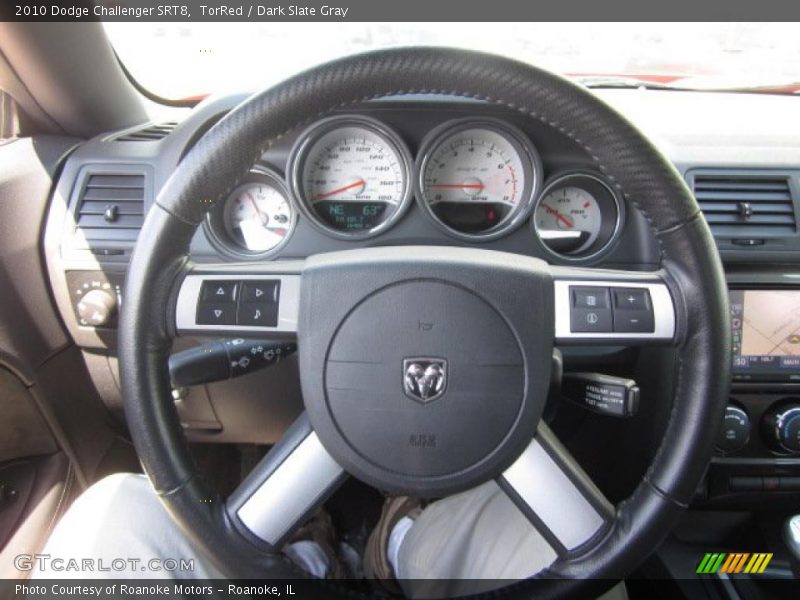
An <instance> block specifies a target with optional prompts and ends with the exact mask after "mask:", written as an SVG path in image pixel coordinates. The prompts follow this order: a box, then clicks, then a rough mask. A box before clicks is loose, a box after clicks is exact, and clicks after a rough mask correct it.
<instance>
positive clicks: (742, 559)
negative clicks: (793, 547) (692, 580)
mask: <svg viewBox="0 0 800 600" xmlns="http://www.w3.org/2000/svg"><path fill="white" fill-rule="evenodd" d="M771 560H772V553H771V552H769V553H767V552H756V553H753V554H750V553H749V552H732V553H730V554H728V553H725V552H710V553H707V554H706V555H705V556H704V557H703V560H701V561H700V564H699V565H697V571H696V573H699V574H701V575H710V574H712V573H729V574H731V573H763V572H764V569H766V568H767V565H768V564H769V561H771Z"/></svg>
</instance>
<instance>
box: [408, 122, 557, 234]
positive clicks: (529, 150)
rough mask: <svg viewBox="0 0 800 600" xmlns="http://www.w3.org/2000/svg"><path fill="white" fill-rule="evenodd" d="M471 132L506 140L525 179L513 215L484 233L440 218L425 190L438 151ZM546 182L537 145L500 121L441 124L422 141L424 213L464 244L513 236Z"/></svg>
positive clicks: (419, 177) (417, 184) (418, 176)
mask: <svg viewBox="0 0 800 600" xmlns="http://www.w3.org/2000/svg"><path fill="white" fill-rule="evenodd" d="M468 129H487V130H490V131H492V132H494V133H496V134H498V135H500V136H502V137H504V138H505V139H506V140H507V141H508V142H509V143H510V144H511V146H512V147H513V148H514V150H515V151H516V152H517V153H518V154H519V156H520V159H521V162H522V165H523V170H524V172H523V175H524V178H525V183H524V185H523V189H522V197H521V199H520V202H519V204H518V205H517V207H516V208H515V209H514V211H513V212H512V214H511V215H509V216H507V217H506V218H505V219H504V220H503V221H501V222H500V223H498V224H497V225H496V226H494V227H492V228H491V229H488V230H486V231H484V232H480V233H467V232H463V231H459V230H458V229H454V228H453V227H451V226H450V225H448V224H447V223H445V222H444V221H442V220H441V219H439V217H438V216H437V215H436V213H434V211H433V209H432V208H431V207H430V204H429V203H428V200H427V199H426V197H425V191H424V183H425V182H424V179H425V169H426V168H427V165H428V162H429V161H430V159H431V157H432V156H433V154H434V152H435V151H436V150H437V149H438V148H439V146H440V145H441V144H442V143H443V142H444V141H445V140H447V139H448V138H450V137H452V136H453V135H456V134H458V133H459V132H461V131H465V130H468ZM542 179H543V175H542V159H541V158H540V157H539V153H538V151H537V150H536V147H535V146H534V145H533V142H531V140H530V139H529V138H528V136H527V135H525V133H524V132H523V131H522V130H521V129H519V128H518V127H516V126H514V125H512V124H510V123H508V122H506V121H502V120H500V119H493V118H478V119H476V118H473V117H466V118H461V119H454V120H451V121H447V122H445V123H443V124H441V125H440V126H438V127H437V128H435V129H434V130H433V131H431V132H430V133H429V134H428V135H427V136H426V137H425V139H424V140H423V141H422V144H421V146H420V151H419V154H418V155H417V161H416V165H415V177H414V189H415V195H416V197H417V204H418V205H419V207H420V208H421V209H422V212H423V213H425V215H426V216H427V217H428V218H429V219H431V220H432V221H433V223H434V224H435V225H436V226H437V227H438V228H439V229H441V230H442V231H443V232H444V233H446V234H447V235H449V236H450V237H453V238H456V239H459V240H463V241H468V242H488V241H491V240H496V239H498V238H500V237H503V236H505V235H507V234H509V233H510V232H512V231H514V230H515V229H517V228H518V227H519V226H520V225H522V224H523V223H524V222H525V220H526V219H527V218H528V217H529V216H530V215H531V211H532V210H533V205H534V199H535V198H536V197H537V195H538V193H539V190H540V189H541V187H542Z"/></svg>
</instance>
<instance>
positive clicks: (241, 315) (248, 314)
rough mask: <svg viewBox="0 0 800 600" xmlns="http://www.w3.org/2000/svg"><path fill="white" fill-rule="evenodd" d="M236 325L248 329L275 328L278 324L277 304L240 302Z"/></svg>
mask: <svg viewBox="0 0 800 600" xmlns="http://www.w3.org/2000/svg"><path fill="white" fill-rule="evenodd" d="M236 323H237V324H238V325H247V326H250V327H275V325H277V324H278V304H277V303H276V302H271V301H270V302H242V303H241V304H240V305H239V311H238V313H237V318H236Z"/></svg>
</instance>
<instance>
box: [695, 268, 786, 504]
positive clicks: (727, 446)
mask: <svg viewBox="0 0 800 600" xmlns="http://www.w3.org/2000/svg"><path fill="white" fill-rule="evenodd" d="M787 277H788V275H786V274H783V275H782V276H780V277H776V278H775V279H774V280H772V281H768V280H764V279H762V280H761V281H758V282H755V283H754V282H752V281H751V280H748V278H747V277H746V276H744V275H742V276H739V277H736V276H733V277H730V278H729V285H730V292H729V294H730V311H731V333H732V342H733V348H732V350H733V359H732V360H733V363H732V376H733V380H732V385H731V396H730V402H729V404H728V407H727V409H726V413H725V417H724V422H723V425H722V428H721V430H720V433H719V437H718V440H717V455H716V456H715V458H714V459H713V464H712V468H711V470H710V472H709V479H708V489H707V490H706V493H707V494H708V497H710V498H715V499H719V498H727V499H729V500H730V499H735V498H742V497H743V496H744V497H749V496H753V495H754V494H758V493H772V492H797V493H800V287H793V286H791V285H787V284H786V283H785V279H786V278H787ZM779 279H780V280H781V281H780V282H778V280H779Z"/></svg>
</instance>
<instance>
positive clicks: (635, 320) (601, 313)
mask: <svg viewBox="0 0 800 600" xmlns="http://www.w3.org/2000/svg"><path fill="white" fill-rule="evenodd" d="M552 272H553V284H554V285H553V291H554V294H555V343H556V345H568V344H581V345H588V344H595V345H609V344H612V345H613V344H624V345H640V344H671V343H673V342H674V341H675V338H676V331H677V328H676V318H675V315H676V311H675V304H674V301H673V297H672V294H671V293H670V289H669V287H668V285H667V283H666V280H665V279H664V276H663V273H662V272H660V271H656V272H646V271H645V272H642V271H616V270H603V269H582V268H575V267H552Z"/></svg>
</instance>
